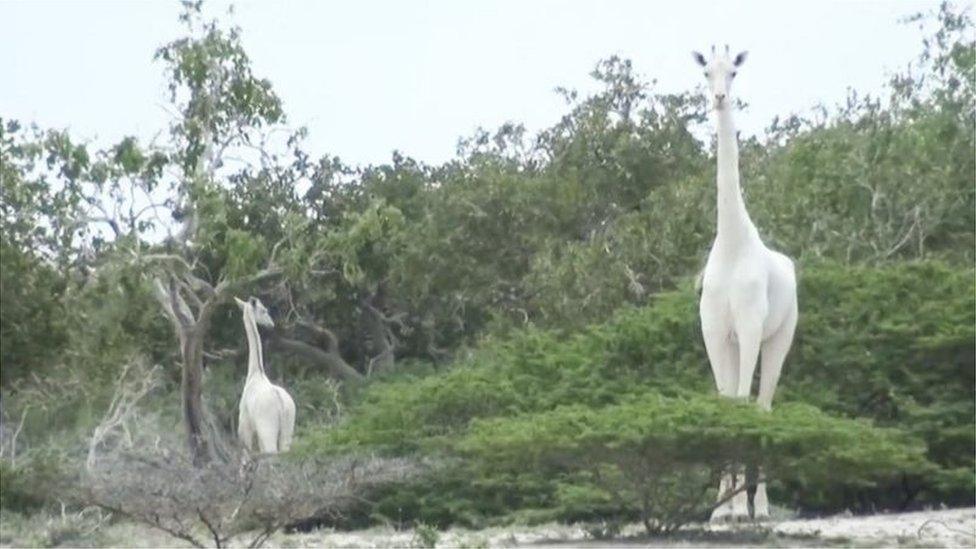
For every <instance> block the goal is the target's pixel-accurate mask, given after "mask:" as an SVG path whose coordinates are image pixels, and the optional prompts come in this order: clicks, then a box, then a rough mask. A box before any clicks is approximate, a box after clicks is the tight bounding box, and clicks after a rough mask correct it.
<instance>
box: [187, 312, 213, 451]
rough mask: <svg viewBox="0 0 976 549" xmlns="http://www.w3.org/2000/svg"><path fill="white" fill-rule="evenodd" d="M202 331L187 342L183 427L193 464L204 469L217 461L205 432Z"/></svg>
mask: <svg viewBox="0 0 976 549" xmlns="http://www.w3.org/2000/svg"><path fill="white" fill-rule="evenodd" d="M201 339H202V338H201V337H200V332H199V330H193V331H191V332H190V333H188V334H186V337H185V340H184V342H183V349H182V353H181V354H182V358H183V380H182V392H183V420H184V421H183V424H184V425H186V436H187V444H188V446H189V448H190V455H191V457H192V458H193V464H194V465H196V466H201V465H205V464H207V463H209V462H210V461H211V460H212V459H213V449H212V448H211V447H210V440H209V436H207V433H206V432H205V429H206V428H207V426H206V422H205V411H204V409H203V347H202V344H203V342H202V341H201Z"/></svg>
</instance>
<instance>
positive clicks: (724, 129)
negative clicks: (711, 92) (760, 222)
mask: <svg viewBox="0 0 976 549" xmlns="http://www.w3.org/2000/svg"><path fill="white" fill-rule="evenodd" d="M717 156H718V174H717V183H718V208H717V209H718V223H717V226H716V235H715V241H716V242H722V243H724V244H728V245H732V246H736V245H738V244H740V243H742V242H744V241H745V240H746V239H747V238H748V237H749V236H750V235H751V234H753V233H754V232H755V226H754V225H753V224H752V220H751V219H749V212H747V211H746V205H745V202H744V201H743V200H742V190H741V189H740V188H739V143H738V139H737V137H736V134H735V123H734V122H733V121H732V106H731V105H726V107H725V108H724V109H721V110H719V111H718V155H717Z"/></svg>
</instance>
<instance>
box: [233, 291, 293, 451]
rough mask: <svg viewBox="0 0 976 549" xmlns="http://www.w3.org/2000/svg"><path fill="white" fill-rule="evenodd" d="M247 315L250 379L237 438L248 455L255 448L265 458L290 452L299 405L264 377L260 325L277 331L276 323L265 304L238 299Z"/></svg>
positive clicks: (254, 298) (238, 424) (245, 325)
mask: <svg viewBox="0 0 976 549" xmlns="http://www.w3.org/2000/svg"><path fill="white" fill-rule="evenodd" d="M234 301H236V302H237V305H238V306H239V307H240V308H241V311H243V312H244V331H245V332H246V333H247V346H248V355H247V379H246V380H245V381H244V393H243V394H242V395H241V405H240V415H239V416H238V423H237V436H238V437H239V438H240V439H241V443H243V444H244V447H245V448H247V449H248V451H251V452H253V451H255V448H257V450H258V451H259V452H261V453H263V454H277V453H278V452H286V451H288V448H289V447H290V446H291V437H292V433H293V432H294V430H295V402H294V401H293V400H292V398H291V395H289V394H288V391H286V390H284V389H283V388H281V387H279V386H277V385H275V384H274V383H271V380H269V379H268V376H267V375H265V373H264V355H263V354H262V350H261V334H260V333H259V332H258V324H260V325H262V326H266V327H269V328H274V321H272V320H271V316H270V315H269V314H268V310H267V309H266V308H265V307H264V304H263V303H261V301H260V300H259V299H258V298H256V297H252V298H250V299H248V300H247V301H241V300H240V299H237V298H236V297H235V298H234Z"/></svg>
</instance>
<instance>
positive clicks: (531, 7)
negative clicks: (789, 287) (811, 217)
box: [0, 0, 938, 165]
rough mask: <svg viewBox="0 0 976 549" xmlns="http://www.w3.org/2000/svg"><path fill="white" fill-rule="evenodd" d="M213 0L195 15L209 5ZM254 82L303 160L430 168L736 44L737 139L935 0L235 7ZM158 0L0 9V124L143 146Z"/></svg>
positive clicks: (832, 89) (869, 57) (845, 76)
mask: <svg viewBox="0 0 976 549" xmlns="http://www.w3.org/2000/svg"><path fill="white" fill-rule="evenodd" d="M227 5H228V3H227V2H223V1H221V2H210V3H209V4H208V6H207V7H205V10H206V11H207V12H208V13H211V14H217V13H224V12H225V11H226V6H227ZM235 5H236V11H235V14H234V15H233V16H232V17H231V18H230V21H233V22H234V23H236V24H237V25H239V26H240V27H241V28H242V30H243V42H244V46H245V48H246V50H247V52H248V53H249V55H250V56H251V58H252V60H253V63H254V70H255V73H256V74H257V75H258V76H261V77H265V78H268V79H269V80H271V82H272V83H273V85H274V88H275V90H276V91H277V93H278V94H279V95H280V96H281V98H282V100H283V101H284V106H285V111H286V113H287V114H288V117H289V119H290V124H291V125H292V126H294V127H298V126H302V125H304V126H307V127H308V129H309V139H308V141H307V144H306V148H307V149H308V150H309V152H311V153H312V155H313V157H318V156H320V155H323V154H330V155H338V156H339V157H341V158H342V159H343V160H344V161H345V162H347V163H350V164H360V165H362V164H369V163H380V162H387V161H389V160H390V157H391V153H392V151H394V150H400V151H401V152H403V153H404V154H406V155H409V156H412V157H414V158H417V159H419V160H422V161H425V162H430V163H437V162H442V161H445V160H447V159H450V158H452V157H453V156H454V153H455V148H456V144H457V140H458V138H459V137H462V136H469V135H471V133H472V132H473V131H474V130H475V128H477V127H478V126H482V127H485V128H489V129H491V128H495V127H497V126H499V125H500V124H502V123H504V122H506V121H515V122H522V123H524V124H525V125H526V126H527V127H528V128H529V129H530V130H531V131H533V132H534V131H537V130H539V129H542V128H545V127H547V126H549V125H551V124H553V123H554V122H556V121H557V120H558V119H559V117H560V116H561V115H563V114H565V113H566V112H567V107H566V106H565V104H564V103H563V102H562V100H561V99H560V98H559V97H558V96H557V95H556V94H555V93H554V92H553V89H554V88H556V87H557V86H564V87H567V88H571V89H573V88H575V89H578V90H581V91H587V90H592V89H594V86H593V84H592V81H591V79H590V78H589V76H588V74H589V72H590V70H591V69H592V68H593V66H594V65H595V63H596V62H597V61H598V60H599V59H601V58H605V57H608V56H610V55H613V54H617V55H620V56H623V57H626V58H630V59H632V60H633V62H634V66H635V68H636V70H637V72H638V74H640V75H642V76H643V77H645V78H647V79H652V78H656V79H657V80H658V87H657V89H658V90H660V91H681V90H685V89H691V88H693V87H694V86H696V85H698V84H699V83H701V82H702V81H703V77H702V75H701V70H700V69H699V67H698V66H697V65H695V64H694V62H693V61H692V59H691V56H690V51H691V50H694V49H698V50H702V51H704V52H707V50H708V48H709V45H710V44H713V43H716V44H720V45H721V44H725V43H729V44H730V45H731V47H732V48H733V49H736V50H743V49H744V50H749V59H748V61H747V63H746V64H745V66H744V67H743V68H742V69H740V71H739V75H738V77H737V78H736V83H735V86H734V88H733V90H732V93H733V95H735V96H737V97H738V98H740V99H742V100H744V101H746V102H748V103H749V104H750V105H751V106H750V108H749V109H748V110H747V111H746V112H743V113H740V114H739V116H738V125H739V128H740V129H741V130H742V131H743V133H744V134H751V133H756V132H760V131H761V130H762V129H763V128H764V127H766V126H767V125H768V123H769V122H770V120H771V119H772V118H773V116H774V115H781V116H782V115H786V114H789V113H791V112H805V111H807V110H809V109H810V108H811V107H812V106H813V105H815V104H816V103H818V102H825V103H827V104H833V103H835V102H839V101H841V100H843V98H844V97H845V96H846V90H847V88H848V87H853V88H854V89H856V90H858V91H859V92H878V91H880V89H881V87H882V85H883V84H884V82H885V81H886V80H887V76H888V75H889V74H891V73H892V72H896V71H900V70H902V69H903V68H904V67H905V66H906V65H907V64H908V63H909V62H910V61H913V60H914V59H915V58H916V57H917V55H918V54H919V52H920V51H921V38H922V35H921V34H920V32H919V30H918V28H917V25H915V24H911V25H909V24H902V23H899V20H900V19H901V18H903V17H904V16H906V15H909V14H912V13H914V12H917V11H931V10H935V9H936V8H937V7H938V2H936V1H917V0H888V1H858V2H853V1H847V2H840V1H805V2H795V1H783V0H781V1H748V2H733V1H704V0H696V1H667V2H664V1H656V2H652V1H648V0H644V1H610V0H608V1H597V0H588V1H583V0H579V1H577V0H561V1H556V0H544V1H543V0H492V1H487V0H482V1H467V0H428V1H408V0H399V1H397V0H389V1H364V0H357V1H351V0H350V1H343V2H330V1H325V0H320V1H312V0H304V1H302V0H290V1H287V2H270V1H264V2H252V1H237V2H235ZM179 11H180V7H179V4H178V3H177V2H176V1H161V0H152V1H149V0H145V1H136V0H129V1H118V0H117V1H107V0H97V1H96V0H73V1H72V0H59V1H55V0H35V1H26V0H0V25H2V28H3V33H2V35H0V116H2V117H4V118H8V119H9V118H14V119H19V120H21V121H24V122H31V121H34V122H37V123H38V124H39V125H41V126H42V127H55V128H69V129H70V130H71V132H72V133H73V134H74V135H76V136H77V137H80V138H83V139H87V140H91V141H93V142H94V143H95V144H98V145H107V144H111V143H114V142H116V141H118V140H119V139H121V138H122V137H124V136H126V135H135V136H137V137H139V138H140V139H143V140H148V139H150V138H151V137H152V136H153V135H154V134H155V133H156V132H158V131H160V130H164V129H165V128H166V125H167V123H168V120H169V116H170V115H169V114H167V112H166V111H165V110H164V109H163V105H164V104H165V103H166V93H165V81H164V77H163V71H162V69H163V68H162V65H161V64H160V63H154V62H153V61H152V56H153V53H154V52H155V50H156V48H157V47H158V46H160V45H162V44H163V43H165V42H167V41H169V40H172V39H174V38H176V37H179V36H181V33H182V32H183V27H182V26H181V25H180V24H179V22H178V21H177V15H178V14H179Z"/></svg>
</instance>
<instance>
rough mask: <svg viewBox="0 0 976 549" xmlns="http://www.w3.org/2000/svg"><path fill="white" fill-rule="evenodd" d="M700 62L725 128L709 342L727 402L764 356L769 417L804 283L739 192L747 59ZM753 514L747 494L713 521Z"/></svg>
mask: <svg viewBox="0 0 976 549" xmlns="http://www.w3.org/2000/svg"><path fill="white" fill-rule="evenodd" d="M694 58H695V61H697V62H698V64H699V65H701V66H702V67H703V68H704V71H705V78H706V79H707V80H708V88H709V95H710V100H711V104H712V108H713V110H714V111H715V115H716V118H717V121H718V124H717V125H718V128H717V132H718V154H717V157H718V177H717V185H718V223H717V224H716V234H715V242H714V243H713V244H712V249H711V252H709V254H708V262H707V263H706V264H705V270H704V272H703V273H702V294H701V303H700V306H699V312H700V315H701V323H702V335H703V336H704V339H705V348H706V350H707V352H708V360H709V362H710V363H711V365H712V373H713V374H714V376H715V384H716V386H717V387H718V391H719V393H720V394H722V395H723V396H727V397H735V398H744V399H748V398H749V396H750V394H751V390H752V378H753V374H754V373H755V371H756V361H757V360H758V359H759V356H760V352H761V353H762V366H761V369H760V380H759V394H758V397H757V399H756V401H757V403H758V405H759V406H760V407H762V408H763V409H764V410H767V411H768V410H770V409H771V408H772V403H773V393H775V391H776V384H777V383H778V382H779V376H780V372H781V371H782V368H783V361H784V360H785V358H786V353H787V352H789V350H790V345H791V344H792V342H793V332H794V330H795V329H796V323H797V317H798V312H797V300H796V275H795V273H794V269H793V262H792V261H791V260H790V259H789V258H788V257H786V256H785V255H783V254H781V253H779V252H775V251H773V250H770V249H769V248H767V247H766V245H765V244H763V241H762V239H761V238H760V237H759V231H757V230H756V226H755V225H754V224H753V223H752V220H751V219H750V218H749V213H748V212H747V211H746V206H745V202H744V201H743V199H742V192H741V190H740V188H739V145H738V142H737V138H736V132H735V125H734V124H733V121H732V100H731V97H730V95H729V89H730V88H731V85H732V82H733V80H734V79H735V76H736V73H737V71H738V69H739V67H740V66H742V63H743V62H744V61H745V59H746V53H745V52H742V53H740V54H738V55H736V56H735V57H734V58H733V57H731V56H730V55H729V50H728V46H726V48H725V53H724V54H716V53H715V48H714V47H713V48H712V57H711V59H710V60H706V59H705V57H704V56H703V55H702V54H700V53H697V52H695V53H694ZM744 480H745V479H744V475H743V474H742V471H741V469H740V470H738V471H734V472H733V474H729V475H726V476H725V477H724V478H723V479H722V483H721V486H720V488H719V497H720V498H721V497H723V494H727V493H729V491H730V490H736V489H739V488H741V487H742V484H743V483H744ZM753 510H754V512H753V516H754V517H755V518H759V519H761V518H768V516H769V502H768V499H767V496H766V486H765V483H760V484H759V485H758V486H757V489H756V494H755V497H754V500H753ZM749 514H750V513H749V502H748V497H747V495H746V492H745V491H742V492H740V493H739V494H737V495H736V496H734V497H733V498H732V499H730V500H728V501H727V502H726V503H724V504H722V505H720V506H719V507H718V508H716V509H715V511H714V512H713V514H712V520H713V521H718V520H741V519H747V518H748V517H749Z"/></svg>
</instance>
